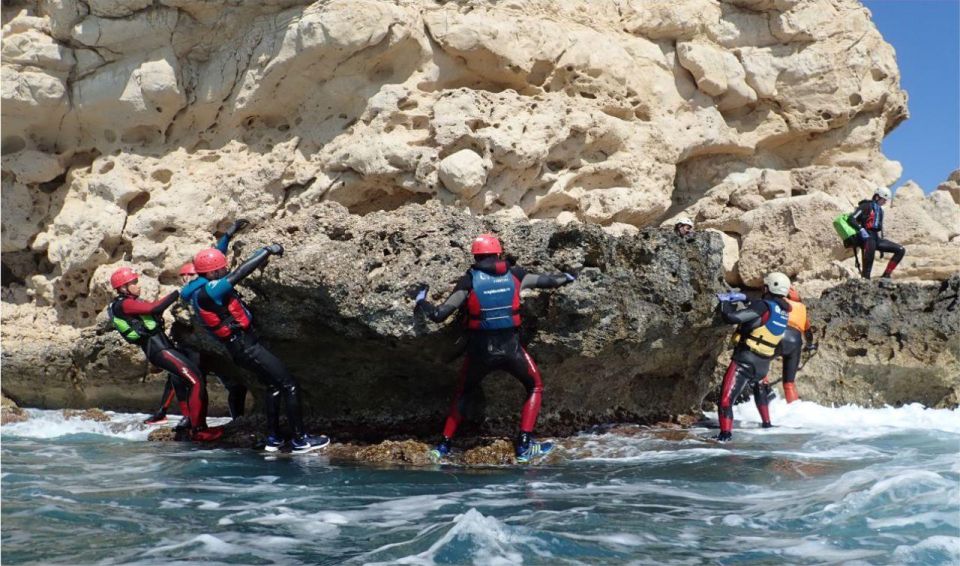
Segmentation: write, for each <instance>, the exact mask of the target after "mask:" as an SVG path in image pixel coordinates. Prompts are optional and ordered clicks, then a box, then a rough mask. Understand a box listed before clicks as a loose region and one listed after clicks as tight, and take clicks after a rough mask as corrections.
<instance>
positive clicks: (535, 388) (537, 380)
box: [418, 256, 570, 440]
mask: <svg viewBox="0 0 960 566" xmlns="http://www.w3.org/2000/svg"><path fill="white" fill-rule="evenodd" d="M569 282H570V280H569V279H568V278H567V277H566V276H565V275H563V274H559V275H535V274H532V273H527V272H526V271H524V270H523V269H522V268H520V267H509V266H508V265H507V262H505V261H503V260H500V259H498V258H496V257H495V256H489V257H486V258H484V259H482V260H480V261H478V262H477V263H476V264H474V266H473V267H472V268H470V270H468V271H467V273H466V274H465V275H463V277H461V278H460V280H459V281H458V282H457V285H456V288H455V289H454V291H453V293H452V294H451V295H450V296H449V297H448V298H447V300H446V301H444V303H443V304H441V305H440V306H433V305H431V304H430V303H429V302H427V301H421V302H420V303H419V305H418V308H419V310H420V311H421V312H423V313H424V314H425V315H426V316H427V317H428V318H429V319H430V320H432V321H434V322H441V321H443V320H445V319H446V318H447V317H449V316H450V315H451V314H452V313H453V312H455V311H457V310H459V309H460V308H461V307H465V308H466V325H467V331H468V341H467V355H466V358H465V359H464V360H463V366H462V368H461V369H460V378H459V381H458V383H457V390H456V393H455V394H454V398H453V401H452V402H451V403H450V411H449V414H448V416H447V420H446V424H445V425H444V427H443V436H444V439H447V440H448V439H450V438H452V437H453V435H454V434H455V433H456V431H457V427H458V426H459V424H460V421H461V420H462V419H463V409H464V406H465V403H466V400H467V399H468V398H469V397H470V395H471V394H472V393H473V392H474V391H475V390H476V389H477V387H479V386H480V383H481V381H482V380H483V378H484V377H485V376H486V375H487V374H489V373H490V372H492V371H495V370H504V371H507V372H508V373H510V374H511V375H513V376H514V377H516V378H517V379H518V380H520V383H522V384H523V387H524V389H526V391H527V399H526V401H525V402H524V404H523V409H522V410H521V413H520V432H521V435H522V434H527V435H529V434H530V433H532V432H533V429H534V426H535V425H536V423H537V415H538V414H539V413H540V402H541V398H542V395H543V381H542V379H541V376H540V370H539V369H538V368H537V364H536V363H534V361H533V358H531V357H530V354H528V353H527V351H526V350H525V349H524V348H523V346H522V345H521V344H520V332H519V327H520V323H521V321H520V291H521V290H523V289H533V288H540V289H549V288H554V287H560V286H561V285H564V284H566V283H569ZM478 287H480V288H478ZM490 297H496V298H495V299H490Z"/></svg>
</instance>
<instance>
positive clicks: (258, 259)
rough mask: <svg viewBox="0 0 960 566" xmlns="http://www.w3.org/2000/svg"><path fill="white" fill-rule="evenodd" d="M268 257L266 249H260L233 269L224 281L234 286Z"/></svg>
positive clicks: (268, 253)
mask: <svg viewBox="0 0 960 566" xmlns="http://www.w3.org/2000/svg"><path fill="white" fill-rule="evenodd" d="M269 257H270V252H269V251H267V248H261V249H259V250H257V251H256V253H254V254H253V255H252V256H250V259H248V260H247V261H245V262H243V263H241V264H240V267H238V268H236V269H234V270H233V271H231V272H230V273H228V274H227V276H226V277H225V279H226V280H227V281H229V282H230V284H231V285H236V284H237V283H239V282H240V281H243V280H244V279H245V278H246V277H247V276H248V275H250V274H251V273H253V272H254V271H256V270H257V268H259V267H260V266H262V265H263V264H265V263H266V262H267V258H269Z"/></svg>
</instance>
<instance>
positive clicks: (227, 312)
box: [193, 248, 304, 437]
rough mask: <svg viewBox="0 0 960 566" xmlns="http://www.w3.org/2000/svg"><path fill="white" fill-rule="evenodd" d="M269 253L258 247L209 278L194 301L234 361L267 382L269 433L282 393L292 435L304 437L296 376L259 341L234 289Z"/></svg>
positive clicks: (273, 431) (274, 430)
mask: <svg viewBox="0 0 960 566" xmlns="http://www.w3.org/2000/svg"><path fill="white" fill-rule="evenodd" d="M270 254H271V252H270V251H269V250H268V249H267V248H263V249H261V250H258V251H257V252H256V253H254V254H253V256H252V257H250V259H248V260H247V261H245V262H244V263H243V264H241V265H240V266H239V267H237V269H235V270H234V271H231V272H230V273H228V274H227V275H225V276H224V277H222V278H220V279H216V280H212V281H207V282H206V283H205V284H204V285H203V286H202V287H200V289H199V290H197V292H196V294H195V295H194V296H193V305H194V309H195V310H196V311H197V316H198V318H199V319H200V321H201V322H202V323H203V324H204V325H205V326H206V327H207V329H208V330H209V331H210V332H211V333H213V335H214V336H216V337H217V338H218V339H219V340H221V341H222V342H223V343H224V345H225V346H226V348H227V351H229V352H230V355H231V357H232V358H233V361H234V362H235V363H236V364H237V365H239V366H240V367H243V368H245V369H248V370H250V371H252V372H253V373H254V374H256V375H257V377H258V378H259V379H260V381H261V382H262V383H263V384H264V385H265V386H266V389H267V393H266V399H265V403H264V404H265V406H266V410H267V434H269V435H270V436H274V437H277V436H279V433H280V398H281V396H282V397H283V399H284V402H285V404H286V409H287V410H286V413H287V421H288V422H289V424H290V428H291V429H292V430H293V435H294V437H301V436H303V434H304V427H303V411H302V408H301V401H300V388H299V386H298V384H297V380H296V379H295V378H294V377H293V375H292V374H291V373H290V371H289V370H288V369H287V367H286V366H285V365H284V364H283V362H282V361H280V358H278V357H277V356H275V355H274V354H273V353H272V352H270V351H269V350H267V349H266V348H265V347H264V346H263V344H261V343H260V341H259V339H258V338H257V336H256V334H255V333H254V331H253V326H252V316H251V315H250V312H249V311H248V310H247V308H246V305H245V304H244V303H243V301H242V300H241V299H240V296H239V295H238V294H237V292H236V291H235V290H234V285H236V284H237V283H239V282H240V281H242V280H243V279H244V278H246V277H247V276H248V275H250V274H251V273H253V272H254V270H256V269H257V268H259V267H261V266H262V265H264V264H265V263H266V261H267V258H269V256H270Z"/></svg>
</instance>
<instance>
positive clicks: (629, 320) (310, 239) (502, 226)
mask: <svg viewBox="0 0 960 566" xmlns="http://www.w3.org/2000/svg"><path fill="white" fill-rule="evenodd" d="M487 230H495V231H496V232H498V233H499V234H500V235H501V237H502V239H503V241H504V243H505V245H506V251H507V253H508V254H509V255H510V256H511V257H514V258H515V260H516V262H517V263H518V264H520V265H522V266H525V267H527V268H529V269H530V270H531V271H534V272H557V271H559V270H561V269H567V270H571V269H575V270H577V271H578V272H579V277H578V279H577V281H576V282H575V283H574V284H571V285H567V286H565V287H563V288H560V289H556V290H551V291H537V292H531V293H530V296H528V297H526V298H525V307H524V317H525V328H524V331H525V334H524V338H525V340H526V341H527V342H528V343H529V351H530V353H531V355H532V356H533V357H534V358H535V359H536V360H537V362H538V364H539V365H540V369H541V371H542V373H543V375H544V380H545V387H546V394H545V402H544V406H543V407H544V408H543V413H542V415H541V420H540V423H541V426H540V429H541V430H543V431H545V432H572V431H574V430H577V429H580V428H582V427H583V426H586V425H589V424H593V423H599V422H608V421H611V420H621V419H630V420H651V419H655V418H659V417H664V416H668V415H674V414H679V413H685V412H690V411H692V410H695V409H696V408H697V407H698V406H699V402H700V399H702V398H703V396H704V395H705V394H706V392H707V391H708V390H709V388H710V387H711V380H712V377H713V374H714V369H715V368H714V366H715V353H716V352H715V351H714V348H715V345H717V344H719V343H720V342H722V340H723V335H724V332H725V330H724V329H723V328H719V327H716V326H714V325H713V324H712V323H713V318H712V312H711V309H712V306H713V303H712V301H713V296H712V293H714V292H716V291H719V290H721V289H723V284H722V265H721V257H722V256H721V253H720V252H721V250H722V242H721V239H720V238H719V236H717V235H716V234H709V233H702V234H699V235H697V236H695V237H689V238H678V237H676V236H674V235H673V234H672V233H671V232H669V231H665V230H648V231H643V232H641V233H639V234H637V235H634V236H622V237H615V236H611V235H609V234H607V233H605V232H604V231H603V230H602V229H600V228H599V227H596V226H589V225H581V224H569V225H566V226H560V225H558V224H557V223H555V222H539V223H535V224H530V223H529V222H527V221H523V220H520V221H518V220H511V219H508V218H505V217H502V216H500V217H497V216H493V217H487V218H485V219H481V218H478V217H476V216H472V215H469V214H465V213H453V212H451V211H450V209H449V208H447V207H443V206H441V205H439V204H437V203H433V204H429V205H426V206H421V205H409V206H406V207H403V208H400V209H397V210H395V211H392V212H389V213H387V212H377V213H371V214H369V215H367V216H363V217H361V216H356V215H352V214H350V213H349V211H348V210H347V209H346V208H345V207H343V206H341V205H336V204H327V205H321V206H318V207H316V208H314V209H313V210H312V211H309V212H308V211H302V212H300V213H299V214H298V215H296V216H291V217H289V218H287V219H286V220H285V222H284V223H283V224H280V225H276V226H273V227H271V228H264V229H262V230H259V231H256V232H252V233H250V234H248V235H247V236H244V237H243V238H241V239H240V240H239V241H238V242H237V244H236V248H237V249H238V250H252V249H255V247H258V246H259V245H262V244H265V243H268V242H274V241H275V242H280V243H282V244H284V246H285V248H286V249H287V250H288V251H287V252H286V253H285V255H284V256H283V257H282V258H274V259H272V260H271V262H270V265H269V266H268V267H267V268H265V269H264V270H263V272H262V273H261V274H259V275H258V276H255V277H252V278H251V279H250V280H249V284H248V285H247V286H246V287H247V289H248V290H247V291H245V296H246V298H247V299H248V300H250V301H251V304H252V305H253V307H254V309H255V310H254V315H255V317H256V320H257V324H258V327H259V328H260V329H261V331H262V334H263V335H264V336H265V338H266V339H267V340H268V341H269V343H271V345H272V348H273V350H274V351H275V352H276V353H277V354H278V355H279V356H280V357H281V358H282V359H283V360H284V361H286V362H287V363H288V365H289V366H290V368H291V370H292V371H293V373H294V374H295V375H297V376H298V377H299V378H300V379H301V381H302V389H303V391H304V392H305V394H306V396H307V403H308V407H309V410H310V415H311V417H312V418H313V419H314V421H315V422H316V423H317V425H318V426H322V427H324V429H325V430H338V431H341V432H345V433H350V434H353V435H354V436H357V437H372V438H375V437H377V436H378V435H384V434H387V433H398V432H409V433H415V434H435V433H436V431H437V428H438V427H439V426H440V425H441V423H442V419H443V416H444V415H445V411H446V408H447V405H448V404H449V401H450V398H451V396H452V394H453V389H454V385H455V382H456V376H457V374H458V367H459V364H460V363H461V362H460V360H455V359H454V358H458V357H459V356H458V354H459V353H460V352H459V350H460V347H459V346H458V345H457V344H456V340H457V338H458V337H459V336H460V335H461V333H462V331H461V330H460V325H459V324H458V323H456V322H452V323H450V324H448V325H434V324H432V323H428V322H426V321H425V319H422V318H417V317H415V316H414V315H413V301H412V296H413V292H414V291H415V290H416V289H417V288H418V286H419V285H420V284H423V283H427V284H430V285H431V286H432V289H433V291H432V293H431V296H432V298H433V299H434V300H436V301H442V300H443V299H444V298H445V296H446V294H448V293H449V292H450V291H452V283H453V282H455V281H456V279H457V278H458V277H459V276H460V275H461V274H462V273H463V272H464V271H465V270H466V268H467V267H469V261H470V256H469V247H468V246H469V243H470V241H471V240H472V238H473V235H475V234H477V233H480V232H482V231H487ZM191 340H192V341H193V342H194V343H195V345H196V346H198V347H200V348H203V349H206V350H207V351H208V352H210V353H211V354H212V355H214V356H217V355H219V356H221V357H222V356H223V354H224V351H223V350H222V349H221V347H220V346H219V345H216V344H213V343H211V342H210V341H209V340H208V339H206V338H205V337H203V336H199V335H195V336H193V337H192V338H191ZM111 341H112V343H113V344H119V340H118V337H117V336H115V335H114V334H113V333H109V334H105V335H100V336H98V335H95V334H89V335H82V337H81V338H79V339H78V340H77V341H74V342H72V343H69V344H64V343H61V342H58V341H57V340H55V339H51V340H50V341H49V343H48V344H47V346H46V349H45V350H44V351H43V355H50V356H51V358H52V360H56V359H64V360H70V361H66V362H63V365H62V366H61V367H59V368H57V369H56V370H54V371H52V372H51V371H50V368H49V367H47V366H46V365H45V364H44V363H42V362H41V361H40V360H38V359H37V356H38V355H40V352H39V351H37V350H31V349H29V348H23V349H21V348H18V347H17V346H13V347H10V346H8V347H5V349H4V360H3V363H4V369H5V371H6V374H5V379H4V387H5V388H6V389H7V390H9V391H11V392H13V393H14V394H15V395H17V396H18V398H21V399H23V401H24V402H27V403H29V404H41V405H42V404H49V403H50V401H49V400H48V398H46V397H44V395H46V393H43V392H42V391H46V390H47V389H49V388H50V387H43V388H41V389H39V390H38V388H36V387H35V384H36V383H38V382H43V381H44V380H45V379H47V380H52V379H58V378H59V376H61V375H69V376H73V378H74V381H75V382H74V383H69V384H68V383H64V382H62V381H60V382H57V383H56V385H57V387H55V389H56V390H58V391H59V390H66V391H69V392H70V393H69V394H68V395H73V397H72V398H71V397H68V399H73V400H75V401H77V402H79V403H81V404H88V405H95V406H104V405H113V404H114V403H117V402H120V401H118V400H119V399H120V398H125V400H124V401H122V403H124V405H125V406H128V407H132V406H136V407H140V408H142V409H143V410H148V409H152V408H153V404H154V403H155V398H156V395H157V394H158V393H159V387H160V386H159V384H157V385H154V386H153V390H151V391H149V392H148V394H147V396H146V398H145V399H137V398H136V396H135V395H134V394H133V392H132V391H129V390H128V391H125V390H123V389H122V387H121V383H122V379H121V376H119V375H118V376H109V375H108V372H109V370H110V368H111V366H113V364H114V363H115V362H114V360H115V359H116V358H115V356H117V355H119V354H118V353H117V351H116V349H114V347H113V346H111V345H110V344H111ZM78 343H79V344H82V345H79V346H78V345H77V344H78ZM57 346H59V349H58V348H57ZM74 348H76V349H74ZM118 349H122V350H126V351H127V352H126V353H128V354H129V355H130V356H132V357H136V356H138V355H140V354H139V352H138V351H137V350H136V349H135V348H133V347H130V346H122V345H119V346H118ZM52 360H51V361H52ZM225 365H226V364H225ZM140 367H141V368H142V367H143V366H142V365H141V366H140ZM227 367H229V366H227ZM141 371H142V369H141ZM227 371H229V369H228V370H227ZM234 371H235V370H234ZM251 382H253V380H251ZM48 383H49V382H48ZM45 385H46V384H45ZM50 385H53V383H50ZM98 388H101V389H98ZM483 391H484V395H482V396H479V397H478V398H477V399H475V400H474V403H473V405H472V411H473V412H474V413H475V416H476V418H474V419H470V420H471V421H472V422H473V423H474V424H473V425H470V424H468V425H467V426H466V428H465V429H466V430H470V427H471V426H473V428H474V429H477V426H476V425H481V426H480V428H479V429H477V430H479V431H480V432H494V433H508V432H509V433H511V434H512V433H513V432H514V431H515V429H516V426H517V418H518V416H517V415H518V411H519V407H520V405H521V404H522V401H523V389H522V387H520V386H519V385H518V384H517V383H516V382H515V381H514V379H513V378H511V377H509V376H507V375H505V374H496V375H492V376H490V377H489V378H488V379H487V381H486V382H485V386H484V389H483ZM58 401H59V399H58ZM55 403H56V401H54V404H55Z"/></svg>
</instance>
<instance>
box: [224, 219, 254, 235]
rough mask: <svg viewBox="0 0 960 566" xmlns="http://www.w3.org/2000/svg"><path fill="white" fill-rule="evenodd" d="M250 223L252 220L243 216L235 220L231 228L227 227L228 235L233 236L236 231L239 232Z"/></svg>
mask: <svg viewBox="0 0 960 566" xmlns="http://www.w3.org/2000/svg"><path fill="white" fill-rule="evenodd" d="M249 225H250V221H249V220H245V219H243V218H240V219H238V220H237V221H236V222H234V223H233V225H232V226H230V227H229V228H227V232H226V234H227V236H228V237H230V238H232V237H233V235H234V234H236V233H237V232H239V231H240V230H243V229H244V228H246V227H247V226H249Z"/></svg>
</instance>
